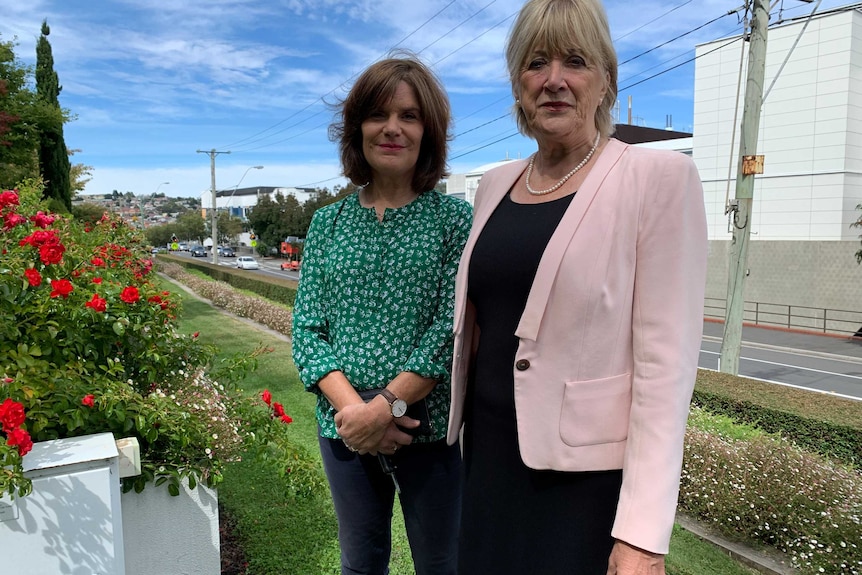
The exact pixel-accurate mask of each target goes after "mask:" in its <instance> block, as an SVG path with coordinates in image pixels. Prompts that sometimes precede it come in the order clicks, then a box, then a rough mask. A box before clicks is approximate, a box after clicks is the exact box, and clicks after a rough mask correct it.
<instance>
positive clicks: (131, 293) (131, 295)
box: [120, 286, 141, 303]
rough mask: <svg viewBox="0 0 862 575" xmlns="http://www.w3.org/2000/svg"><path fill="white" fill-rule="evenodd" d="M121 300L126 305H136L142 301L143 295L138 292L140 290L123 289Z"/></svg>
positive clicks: (134, 288) (133, 288)
mask: <svg viewBox="0 0 862 575" xmlns="http://www.w3.org/2000/svg"><path fill="white" fill-rule="evenodd" d="M120 299H121V300H123V301H124V302H126V303H135V302H136V301H138V300H139V299H141V294H140V293H139V292H138V288H136V287H134V286H129V287H125V288H123V291H122V292H120Z"/></svg>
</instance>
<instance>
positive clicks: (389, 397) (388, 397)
mask: <svg viewBox="0 0 862 575" xmlns="http://www.w3.org/2000/svg"><path fill="white" fill-rule="evenodd" d="M380 395H382V396H383V398H384V399H386V401H387V402H389V407H390V408H391V407H392V404H393V403H395V402H396V401H398V397H397V396H396V395H395V394H394V393H392V392H391V391H389V390H388V389H386V388H385V387H384V388H382V389H381V390H380Z"/></svg>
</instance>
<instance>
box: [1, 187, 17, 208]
mask: <svg viewBox="0 0 862 575" xmlns="http://www.w3.org/2000/svg"><path fill="white" fill-rule="evenodd" d="M17 205H18V194H16V193H15V192H13V191H12V190H3V191H2V192H0V209H3V208H5V207H6V206H17Z"/></svg>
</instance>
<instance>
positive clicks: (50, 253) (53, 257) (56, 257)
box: [39, 243, 66, 266]
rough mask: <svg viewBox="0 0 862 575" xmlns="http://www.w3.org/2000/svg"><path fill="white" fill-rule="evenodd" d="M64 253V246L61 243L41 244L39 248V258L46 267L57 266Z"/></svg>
mask: <svg viewBox="0 0 862 575" xmlns="http://www.w3.org/2000/svg"><path fill="white" fill-rule="evenodd" d="M65 251H66V246H64V245H63V244H61V243H51V244H42V245H41V246H39V257H40V258H41V259H42V263H43V264H45V265H46V266H48V265H51V264H59V263H60V262H61V261H63V252H65Z"/></svg>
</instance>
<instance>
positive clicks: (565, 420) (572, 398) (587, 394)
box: [560, 373, 632, 447]
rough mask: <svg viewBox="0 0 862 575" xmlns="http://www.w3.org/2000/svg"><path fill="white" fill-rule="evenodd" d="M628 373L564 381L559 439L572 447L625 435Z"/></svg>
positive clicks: (612, 440) (629, 396)
mask: <svg viewBox="0 0 862 575" xmlns="http://www.w3.org/2000/svg"><path fill="white" fill-rule="evenodd" d="M631 380H632V378H631V374H630V373H624V374H622V375H615V376H613V377H605V378H602V379H589V380H584V381H567V382H566V390H565V393H564V395H563V409H562V412H561V413H560V438H561V439H562V440H563V442H564V443H565V444H567V445H571V446H573V447H578V446H584V445H598V444H603V443H617V442H620V441H624V440H625V439H626V438H627V437H628V429H629V412H630V411H631V405H632V385H631Z"/></svg>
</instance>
